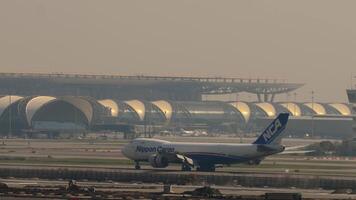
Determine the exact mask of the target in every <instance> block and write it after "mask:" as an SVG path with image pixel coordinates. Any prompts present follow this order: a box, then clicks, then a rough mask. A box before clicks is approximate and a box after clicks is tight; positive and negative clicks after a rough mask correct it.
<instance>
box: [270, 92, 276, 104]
mask: <svg viewBox="0 0 356 200" xmlns="http://www.w3.org/2000/svg"><path fill="white" fill-rule="evenodd" d="M275 96H276V94H275V93H273V94H272V95H271V101H270V102H273V101H274V97H275Z"/></svg>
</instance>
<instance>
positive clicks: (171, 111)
mask: <svg viewBox="0 0 356 200" xmlns="http://www.w3.org/2000/svg"><path fill="white" fill-rule="evenodd" d="M0 83H1V84H0V92H1V94H2V95H1V96H0V133H1V135H2V136H14V135H17V136H23V135H24V134H27V135H28V134H35V133H38V132H42V133H50V134H59V133H64V132H66V133H73V134H75V133H86V132H89V131H101V130H111V131H120V132H126V133H131V132H139V133H146V132H149V133H150V134H151V133H152V134H155V133H159V132H160V131H164V130H173V131H176V130H180V129H185V130H193V129H200V130H206V131H207V132H209V133H231V134H234V133H254V132H258V131H261V129H262V128H263V127H264V126H265V125H266V124H267V123H269V122H270V121H271V120H272V119H273V118H274V117H276V115H278V113H281V112H287V113H290V115H291V120H290V123H289V125H288V128H287V132H288V134H289V135H290V136H292V137H333V138H345V137H350V135H351V134H352V131H351V127H352V118H351V116H352V115H353V113H354V111H353V110H352V109H351V106H350V105H349V104H346V103H317V102H303V103H297V102H273V100H274V96H275V95H278V94H282V93H285V92H290V91H293V90H295V89H297V88H299V87H300V86H301V85H302V84H290V83H280V82H277V81H271V80H264V81H262V80H244V79H225V78H184V77H143V76H135V77H122V76H92V75H91V76H85V75H62V74H60V75H52V74H47V75H46V74H0ZM141 87H142V88H141ZM181 90H182V91H181ZM241 91H243V92H250V93H252V94H255V95H256V97H257V98H256V100H257V101H254V102H242V101H233V102H220V101H201V96H202V95H204V94H226V93H236V92H241ZM183 93H184V95H183Z"/></svg>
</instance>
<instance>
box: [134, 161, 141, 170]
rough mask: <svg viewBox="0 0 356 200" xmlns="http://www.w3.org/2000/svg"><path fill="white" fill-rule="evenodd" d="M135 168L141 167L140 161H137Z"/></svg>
mask: <svg viewBox="0 0 356 200" xmlns="http://www.w3.org/2000/svg"><path fill="white" fill-rule="evenodd" d="M135 169H137V170H138V169H141V165H140V162H138V161H135Z"/></svg>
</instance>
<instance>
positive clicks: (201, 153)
mask: <svg viewBox="0 0 356 200" xmlns="http://www.w3.org/2000/svg"><path fill="white" fill-rule="evenodd" d="M288 117H289V114H288V113H281V114H279V115H278V117H277V118H276V119H275V120H274V121H273V122H272V123H271V124H270V125H268V126H267V128H266V129H265V130H264V131H263V132H262V134H261V135H260V136H259V137H258V138H257V140H256V141H255V142H253V143H252V144H226V143H223V144H220V143H189V142H169V141H165V140H158V139H147V138H137V139H134V140H132V141H131V142H130V143H129V144H127V145H126V146H125V147H124V149H123V151H122V153H123V154H124V155H125V156H126V157H127V158H129V159H131V160H134V161H135V163H136V166H135V168H136V169H140V162H149V163H150V164H151V166H152V167H154V168H165V167H167V166H168V165H169V163H181V164H182V170H183V171H190V170H191V169H192V168H193V167H196V169H197V171H215V167H216V166H218V165H230V164H235V163H250V164H259V163H260V162H261V160H263V159H264V158H265V157H266V156H269V155H272V154H277V153H280V152H283V151H284V149H285V147H284V146H283V145H281V139H282V135H283V134H282V133H283V130H284V129H285V127H286V125H287V121H288Z"/></svg>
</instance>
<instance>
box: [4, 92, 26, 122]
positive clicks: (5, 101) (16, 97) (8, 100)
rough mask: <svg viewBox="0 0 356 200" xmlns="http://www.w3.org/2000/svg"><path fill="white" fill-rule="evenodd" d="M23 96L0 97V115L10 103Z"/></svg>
mask: <svg viewBox="0 0 356 200" xmlns="http://www.w3.org/2000/svg"><path fill="white" fill-rule="evenodd" d="M22 98H23V97H20V96H3V97H1V98H0V117H1V115H2V114H3V113H4V111H5V110H6V109H7V108H8V107H10V106H11V105H12V104H14V103H16V102H17V101H19V100H21V99H22Z"/></svg>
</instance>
